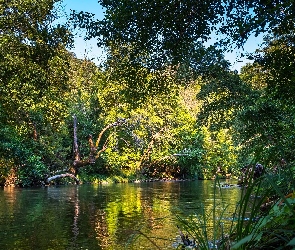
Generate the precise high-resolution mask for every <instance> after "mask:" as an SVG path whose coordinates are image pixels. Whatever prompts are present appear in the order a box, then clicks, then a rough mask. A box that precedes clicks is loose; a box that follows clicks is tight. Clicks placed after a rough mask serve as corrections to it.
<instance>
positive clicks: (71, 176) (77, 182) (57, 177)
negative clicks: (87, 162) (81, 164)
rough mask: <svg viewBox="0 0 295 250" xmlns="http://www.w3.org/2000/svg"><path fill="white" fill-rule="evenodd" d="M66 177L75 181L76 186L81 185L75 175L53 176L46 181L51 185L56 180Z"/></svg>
mask: <svg viewBox="0 0 295 250" xmlns="http://www.w3.org/2000/svg"><path fill="white" fill-rule="evenodd" d="M65 177H70V178H72V179H74V180H75V182H76V184H79V183H80V181H79V179H78V178H77V177H76V176H75V175H73V174H69V173H65V174H58V175H54V176H51V177H49V178H47V179H46V183H49V182H50V181H53V180H55V179H59V178H65Z"/></svg>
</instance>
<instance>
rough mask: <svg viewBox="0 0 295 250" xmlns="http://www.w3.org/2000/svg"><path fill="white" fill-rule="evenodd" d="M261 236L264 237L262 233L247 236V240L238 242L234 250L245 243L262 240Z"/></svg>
mask: <svg viewBox="0 0 295 250" xmlns="http://www.w3.org/2000/svg"><path fill="white" fill-rule="evenodd" d="M261 236H262V232H261V233H259V234H258V235H256V236H255V235H254V234H250V235H248V236H246V237H245V238H243V239H241V240H240V241H238V242H237V243H236V244H235V245H233V247H232V249H238V248H239V247H240V246H242V245H243V244H245V243H248V242H251V241H257V240H260V238H261Z"/></svg>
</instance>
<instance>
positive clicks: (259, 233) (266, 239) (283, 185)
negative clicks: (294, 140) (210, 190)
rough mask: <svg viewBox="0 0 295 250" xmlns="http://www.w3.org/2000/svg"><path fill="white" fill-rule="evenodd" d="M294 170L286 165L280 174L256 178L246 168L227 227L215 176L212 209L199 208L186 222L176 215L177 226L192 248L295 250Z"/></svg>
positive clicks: (224, 208)
mask: <svg viewBox="0 0 295 250" xmlns="http://www.w3.org/2000/svg"><path fill="white" fill-rule="evenodd" d="M294 170H295V169H294V168H293V169H292V168H289V169H288V170H286V171H283V173H281V174H280V175H278V174H274V173H266V174H264V175H263V176H262V177H260V178H256V179H255V178H254V173H253V172H251V171H253V169H252V170H249V172H248V177H249V178H248V179H247V184H246V185H245V186H244V187H242V190H241V196H240V200H239V202H238V203H237V206H236V209H235V212H234V214H233V217H232V220H231V222H230V226H229V227H226V228H225V227H223V219H222V218H224V214H225V213H226V210H227V207H226V206H224V207H222V208H221V209H217V205H218V204H217V203H216V201H217V197H216V192H217V190H218V189H219V190H220V191H221V192H222V189H221V188H220V183H219V180H218V179H216V180H215V189H214V190H215V191H214V207H213V209H212V211H206V209H205V208H204V207H202V210H201V213H199V214H198V215H196V216H195V217H194V218H192V219H191V220H189V221H187V220H185V219H182V218H179V221H180V225H181V226H180V228H181V229H182V230H183V231H185V232H187V234H188V235H189V237H190V238H191V239H194V241H195V243H194V244H193V245H194V248H195V249H204V250H207V249H225V250H229V249H252V250H253V249H295V193H294V190H295V181H294ZM288 194H289V195H288ZM222 204H223V203H222Z"/></svg>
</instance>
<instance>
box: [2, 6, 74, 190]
mask: <svg viewBox="0 0 295 250" xmlns="http://www.w3.org/2000/svg"><path fill="white" fill-rule="evenodd" d="M55 3H57V1H51V0H46V1H41V2H40V1H35V0H25V1H22V2H19V1H4V2H3V4H1V6H0V44H1V46H0V106H1V109H0V112H1V120H0V124H1V127H2V128H3V129H4V130H5V131H6V132H5V133H4V137H5V139H4V140H2V141H1V142H0V144H1V146H0V147H1V149H2V150H1V152H2V154H3V155H6V156H7V157H8V158H9V159H10V160H11V161H14V163H15V166H16V170H17V171H16V172H17V175H18V182H19V183H20V184H22V185H30V184H38V183H40V180H41V177H42V176H43V175H44V174H45V173H46V172H47V166H46V165H45V164H44V157H45V158H46V156H47V152H46V149H48V147H46V146H45V144H46V142H45V144H44V140H43V139H44V134H46V133H47V135H48V134H54V131H56V130H58V129H60V128H61V127H62V125H63V118H64V117H65V102H64V101H63V97H62V95H63V93H65V91H67V80H68V74H67V71H68V66H69V64H68V59H69V57H70V54H69V53H68V52H67V50H66V46H70V45H71V41H72V36H71V34H70V32H69V31H68V29H67V27H66V26H63V25H53V20H54V18H55V17H56V13H54V11H53V10H54V4H55ZM8 131H9V132H8ZM45 131H46V132H45ZM8 145H10V148H8V147H7V146H8ZM48 151H50V150H48Z"/></svg>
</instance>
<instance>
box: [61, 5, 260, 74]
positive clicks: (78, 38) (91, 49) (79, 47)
mask: <svg viewBox="0 0 295 250" xmlns="http://www.w3.org/2000/svg"><path fill="white" fill-rule="evenodd" d="M118 1H119V0H118ZM62 6H63V8H64V11H65V13H66V14H67V15H69V14H70V13H71V10H76V11H85V12H90V13H93V14H95V18H96V19H99V20H101V19H103V16H104V10H103V8H102V6H100V5H99V3H98V1H97V0H83V1H81V0H63V1H62ZM84 35H85V33H84V32H83V31H77V32H76V34H75V44H74V48H73V49H71V51H72V52H74V53H75V54H76V56H77V57H78V58H81V59H82V58H88V59H91V60H92V61H93V62H95V63H98V62H100V61H101V60H102V59H103V57H104V54H103V49H102V48H98V47H97V45H96V43H97V41H96V39H95V38H93V39H91V40H89V41H85V40H84V39H83V36H84ZM262 37H263V36H262V35H260V36H258V37H255V36H254V35H252V36H251V37H250V38H249V40H248V41H247V42H246V44H245V46H244V50H242V49H240V50H238V49H235V50H234V51H233V52H227V53H225V59H227V60H228V61H230V63H231V64H232V67H231V69H232V70H237V71H240V69H241V67H242V66H244V65H245V64H246V63H247V62H251V61H249V60H247V59H246V58H245V57H240V55H241V53H243V54H245V52H250V53H251V52H254V51H255V50H256V49H258V48H259V45H260V44H261V43H262V41H263V38H262ZM214 40H215V39H214V38H212V41H209V42H208V44H212V43H213V42H214Z"/></svg>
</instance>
